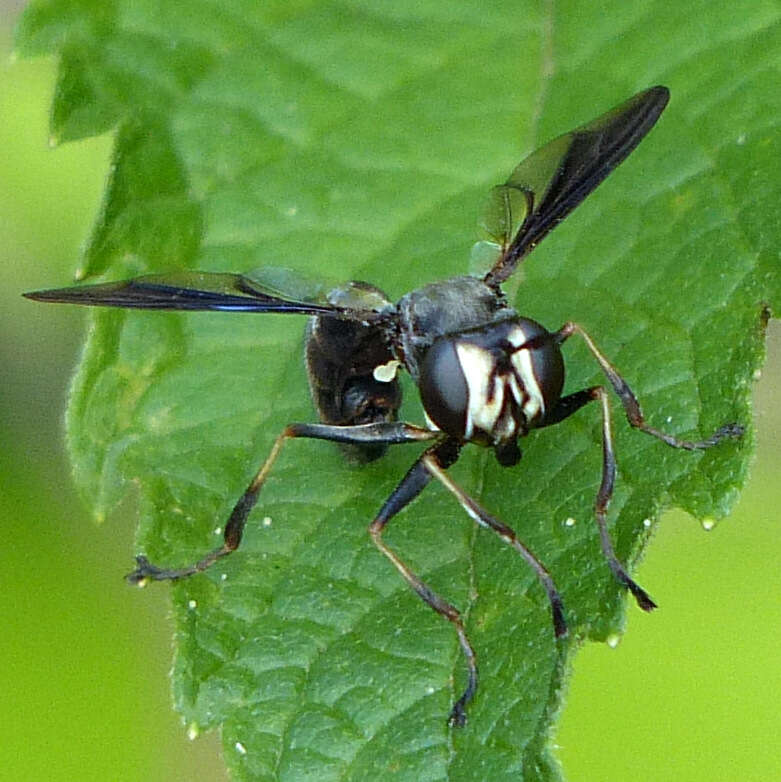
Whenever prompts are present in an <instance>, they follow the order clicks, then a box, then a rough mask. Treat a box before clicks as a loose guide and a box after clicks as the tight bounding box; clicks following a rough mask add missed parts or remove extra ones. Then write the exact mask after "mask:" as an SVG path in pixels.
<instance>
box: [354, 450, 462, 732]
mask: <svg viewBox="0 0 781 782" xmlns="http://www.w3.org/2000/svg"><path fill="white" fill-rule="evenodd" d="M459 451H460V445H459V444H458V443H457V442H456V441H455V440H451V439H446V440H443V441H442V442H440V443H437V444H436V445H434V446H432V447H431V448H429V449H428V450H427V451H426V452H425V453H424V455H423V456H421V457H420V459H418V460H417V461H416V462H415V464H413V465H412V467H411V468H410V469H409V471H408V472H407V474H406V475H405V476H404V478H402V480H401V483H399V485H398V486H397V487H396V488H395V489H394V490H393V493H392V494H391V495H390V497H388V499H387V500H386V501H385V503H384V505H383V506H382V508H380V512H379V513H378V514H377V516H376V517H375V518H374V521H372V523H371V524H370V525H369V534H370V535H371V538H372V541H373V542H374V545H375V546H377V548H378V549H379V550H380V551H381V552H382V553H383V554H384V555H385V556H386V557H387V558H388V559H389V560H390V561H391V562H392V563H393V566H394V567H395V568H396V570H398V571H399V573H400V574H401V576H402V578H403V579H404V580H405V581H406V582H407V584H409V586H410V587H411V588H412V590H413V591H414V592H415V594H416V595H417V596H418V597H419V598H420V599H421V600H422V601H423V602H424V603H425V604H426V605H428V606H430V607H431V608H433V609H434V611H436V612H437V613H438V614H439V615H440V616H443V617H445V619H447V620H448V622H450V623H451V624H452V625H453V626H454V627H455V630H456V634H457V635H458V641H459V643H460V644H461V650H462V651H463V653H464V657H465V658H466V664H467V669H468V679H467V685H466V689H465V690H464V692H463V693H462V694H461V696H460V697H459V698H458V700H457V701H456V702H455V703H454V704H453V708H452V709H451V711H450V717H449V718H448V722H449V723H450V724H451V725H455V726H458V727H461V726H463V725H464V724H465V723H466V704H467V703H469V701H471V700H472V698H473V697H474V695H475V692H476V691H477V659H476V656H475V651H474V649H473V648H472V644H471V643H470V642H469V638H468V637H467V634H466V630H465V629H464V622H463V620H462V619H461V614H460V612H459V611H458V609H457V608H456V607H455V606H453V605H451V604H450V603H448V602H447V600H445V599H444V598H442V597H441V596H440V595H438V594H437V593H436V592H434V591H433V590H432V589H431V588H430V587H429V586H428V585H427V584H426V583H425V582H424V581H422V580H421V579H420V577H419V576H417V575H416V574H415V573H413V572H412V570H410V568H409V566H408V565H407V564H406V563H405V562H404V561H403V560H402V559H401V558H400V557H399V556H398V555H397V554H396V552H395V551H393V549H391V548H390V547H389V546H388V545H387V544H386V543H385V541H384V540H383V539H382V531H383V529H384V528H385V525H386V524H387V523H388V522H389V521H390V520H391V519H392V518H393V517H394V516H395V515H396V514H397V513H398V512H399V511H401V510H402V509H403V508H404V507H406V506H407V505H408V504H409V503H410V502H412V500H414V499H415V498H416V497H417V496H418V495H419V494H420V493H421V492H422V491H423V489H425V488H426V486H427V485H428V484H429V482H430V481H431V477H432V472H431V470H430V469H429V466H428V461H430V462H432V463H434V464H437V465H440V467H441V469H446V468H447V467H450V466H451V465H452V464H453V463H454V462H455V461H456V459H457V458H458V454H459Z"/></svg>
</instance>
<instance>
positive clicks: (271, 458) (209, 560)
mask: <svg viewBox="0 0 781 782" xmlns="http://www.w3.org/2000/svg"><path fill="white" fill-rule="evenodd" d="M434 436H435V435H434V434H433V433H432V432H430V431H429V430H428V429H422V428H420V427H417V426H413V425H411V424H405V423H402V422H395V421H394V422H389V423H385V422H382V423H375V424H364V425H362V426H329V425H327V424H289V425H288V426H286V427H285V428H284V430H283V431H282V433H281V434H280V435H279V436H278V437H277V439H276V440H275V441H274V445H273V446H272V447H271V451H270V452H269V455H268V456H267V457H266V460H265V461H264V462H263V464H262V465H261V467H260V469H259V470H258V472H257V473H256V474H255V477H254V478H253V479H252V481H250V484H249V486H247V488H246V490H245V491H244V494H242V495H241V497H240V498H239V500H238V502H237V503H236V504H235V505H234V507H233V510H232V511H231V515H230V517H229V519H228V522H227V524H226V525H225V533H224V536H223V543H222V545H221V546H219V547H218V548H216V549H214V550H213V551H210V552H209V553H208V554H206V556H205V557H203V558H202V559H199V560H198V561H197V562H195V563H194V564H192V565H188V566H186V567H181V568H162V567H158V566H157V565H153V564H152V563H151V562H150V561H149V560H148V559H147V558H146V557H145V556H137V557H136V566H137V567H136V569H135V570H134V571H133V572H132V573H129V574H128V575H127V576H126V578H127V580H128V581H129V582H130V583H131V584H138V585H139V586H143V585H144V584H145V583H146V582H147V581H176V580H178V579H181V578H187V577H188V576H192V575H195V574H196V573H202V572H203V571H204V570H207V569H208V568H210V567H211V566H212V565H213V564H214V563H215V562H217V560H219V559H222V558H223V557H225V556H227V555H228V554H231V553H232V552H234V551H235V550H236V549H237V548H238V547H239V545H240V544H241V539H242V536H243V534H244V527H245V525H246V523H247V518H248V517H249V514H250V512H251V511H252V509H253V508H254V507H255V503H257V501H258V495H259V494H260V490H261V489H262V488H263V484H264V483H265V482H266V478H267V477H268V474H269V473H270V472H271V468H272V467H273V466H274V462H276V460H277V457H278V456H279V453H280V451H281V450H282V446H283V445H284V444H285V442H287V440H290V439H293V438H297V437H306V438H310V439H315V440H329V441H331V442H337V443H348V444H352V445H357V446H366V445H372V444H384V445H395V444H398V443H410V442H420V441H425V440H430V439H432V438H433V437H434Z"/></svg>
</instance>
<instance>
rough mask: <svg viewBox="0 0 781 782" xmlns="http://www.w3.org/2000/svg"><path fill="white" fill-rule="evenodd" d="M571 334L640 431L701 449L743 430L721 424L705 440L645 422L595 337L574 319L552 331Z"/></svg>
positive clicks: (563, 336) (674, 445)
mask: <svg viewBox="0 0 781 782" xmlns="http://www.w3.org/2000/svg"><path fill="white" fill-rule="evenodd" d="M573 334H578V335H580V336H581V337H582V338H583V341H584V342H585V343H586V345H587V346H588V349H589V350H590V351H591V354H592V355H593V356H594V358H595V359H596V360H597V363H598V364H599V366H600V367H601V368H602V371H603V372H604V373H605V376H606V377H607V379H608V380H609V381H610V385H611V386H612V387H613V391H615V392H616V394H617V395H618V398H619V399H620V400H621V404H622V405H623V406H624V412H625V413H626V417H627V420H628V421H629V423H630V425H631V426H633V427H635V429H639V430H640V431H641V432H645V433H646V434H650V435H651V436H653V437H656V438H658V439H659V440H661V441H662V442H664V443H667V445H669V446H671V447H672V448H683V449H684V450H686V451H702V450H705V449H706V448H712V447H713V446H714V445H716V444H717V443H720V442H721V441H722V440H725V439H726V438H728V437H740V436H741V435H742V434H743V432H744V427H743V426H741V425H740V424H736V423H732V424H725V425H724V426H722V427H720V428H719V429H717V430H716V431H715V432H714V433H713V434H712V435H711V436H710V437H706V438H705V439H704V440H681V439H680V438H678V437H675V436H674V435H671V434H667V432H662V431H661V430H660V429H655V428H654V427H653V426H649V425H648V424H647V423H646V422H645V416H644V415H643V411H642V410H641V409H640V403H639V402H638V401H637V397H636V396H635V395H634V392H633V391H632V389H631V388H630V387H629V385H628V384H627V382H626V380H624V378H623V377H621V375H619V374H618V372H617V371H616V369H615V367H613V365H612V364H611V363H610V362H609V361H608V360H607V358H605V356H604V355H603V354H602V352H601V351H600V350H599V348H598V347H597V346H596V344H595V343H594V340H592V339H591V337H590V336H589V335H588V334H587V333H586V332H585V331H584V330H583V329H582V328H581V327H580V326H579V325H578V324H577V323H573V322H572V321H569V322H568V323H565V324H564V325H563V326H562V327H561V328H560V329H559V330H558V331H557V332H556V333H555V334H554V335H553V338H554V339H555V340H556V341H557V342H558V343H559V344H561V343H562V342H564V341H565V340H566V339H568V338H569V337H571V336H572V335H573Z"/></svg>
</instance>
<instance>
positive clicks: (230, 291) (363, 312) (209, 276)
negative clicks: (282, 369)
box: [24, 271, 380, 322]
mask: <svg viewBox="0 0 781 782" xmlns="http://www.w3.org/2000/svg"><path fill="white" fill-rule="evenodd" d="M258 276H259V277H260V275H258ZM24 295H25V296H26V297H27V298H28V299H34V300H35V301H49V302H61V303H65V304H84V305H89V306H93V307H122V308H128V309H144V310H184V311H192V310H212V311H222V312H292V313H299V314H303V315H325V316H331V317H336V318H344V319H348V320H360V321H363V322H370V321H375V320H377V319H379V316H380V312H379V311H378V310H377V309H369V308H367V309H361V308H357V307H351V306H339V305H338V304H331V303H329V301H328V300H327V291H314V292H313V293H312V295H311V297H310V296H309V295H307V296H304V295H303V294H302V293H299V292H296V293H295V294H290V295H288V294H286V293H284V292H283V291H281V290H279V289H278V288H277V285H273V286H272V285H266V284H264V282H262V281H261V280H260V279H255V278H254V277H253V276H252V275H245V274H225V273H219V272H197V271H183V272H173V273H169V274H150V275H145V276H143V277H136V278H134V279H131V280H123V281H121V282H107V283H101V284H98V285H81V286H75V287H71V288H57V289H52V290H44V291H34V292H32V293H25V294H24Z"/></svg>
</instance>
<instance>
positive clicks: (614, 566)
mask: <svg viewBox="0 0 781 782" xmlns="http://www.w3.org/2000/svg"><path fill="white" fill-rule="evenodd" d="M596 400H599V401H600V402H601V404H602V481H601V483H600V484H599V491H598V492H597V497H596V500H595V502H594V516H595V518H596V520H597V527H598V528H599V543H600V545H601V546H602V553H603V554H604V555H605V559H606V560H607V563H608V565H609V566H610V569H611V570H612V571H613V575H614V576H615V577H616V580H617V581H618V582H619V583H620V584H621V585H622V586H624V587H626V588H627V589H628V590H629V591H630V592H631V593H632V594H633V595H634V597H635V600H637V604H638V605H639V606H640V608H642V609H643V610H644V611H652V610H653V609H654V608H656V603H654V601H653V600H652V599H651V597H650V595H649V594H648V593H647V592H646V591H645V590H644V589H643V588H642V587H641V586H640V585H639V584H638V583H637V582H636V581H634V580H633V579H632V578H631V577H630V576H629V573H627V571H626V568H625V567H624V566H623V565H622V564H621V561H620V560H619V559H618V557H617V556H616V553H615V551H614V549H613V541H612V540H610V534H609V533H608V530H607V508H608V505H609V504H610V500H611V499H612V497H613V487H614V486H615V482H616V456H615V451H614V450H613V430H612V426H611V419H610V404H609V402H608V397H607V391H605V389H604V388H603V387H602V386H593V387H592V388H584V389H583V390H581V391H576V392H575V393H574V394H570V395H569V396H565V397H563V398H562V399H560V400H559V402H558V404H557V405H556V407H554V408H553V409H552V410H551V411H550V413H549V415H548V416H546V418H545V423H544V425H545V426H548V425H550V424H557V423H559V421H563V420H564V419H565V418H569V416H571V415H572V414H573V413H575V412H576V411H577V410H580V408H581V407H583V405H585V404H587V403H588V402H594V401H596Z"/></svg>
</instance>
